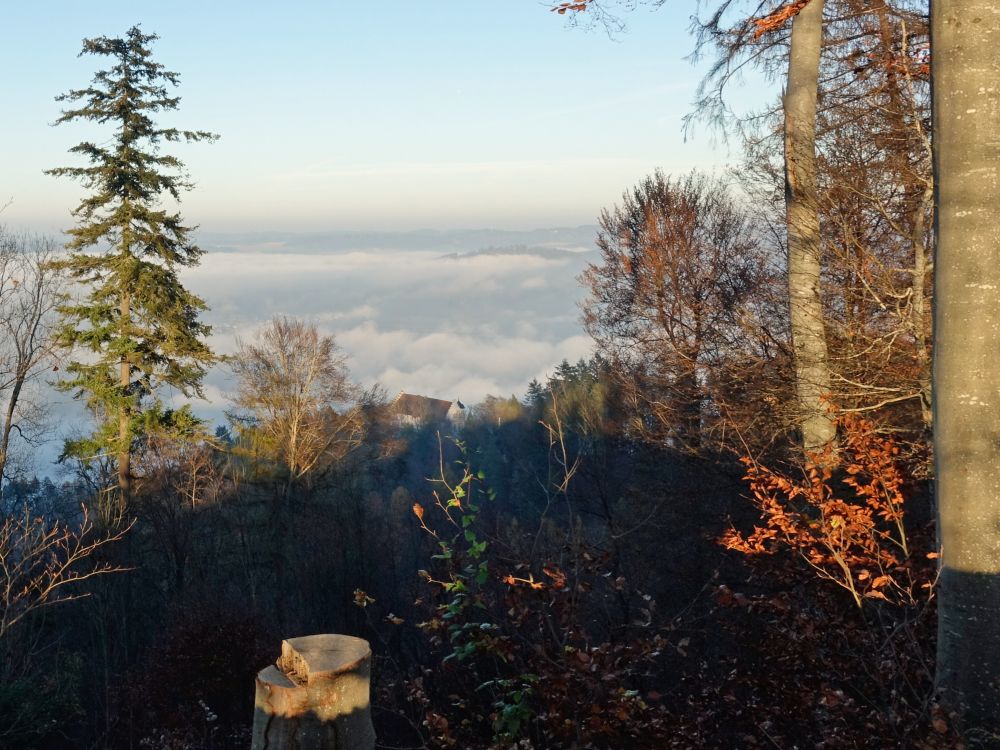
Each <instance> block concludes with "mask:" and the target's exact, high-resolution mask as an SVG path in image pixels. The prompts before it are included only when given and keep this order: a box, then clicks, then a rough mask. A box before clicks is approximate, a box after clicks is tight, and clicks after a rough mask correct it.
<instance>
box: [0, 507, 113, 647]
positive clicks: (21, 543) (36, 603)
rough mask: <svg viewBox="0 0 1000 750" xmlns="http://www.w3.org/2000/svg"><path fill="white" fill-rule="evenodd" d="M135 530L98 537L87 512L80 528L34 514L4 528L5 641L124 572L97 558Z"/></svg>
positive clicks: (0, 582)
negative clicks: (43, 613)
mask: <svg viewBox="0 0 1000 750" xmlns="http://www.w3.org/2000/svg"><path fill="white" fill-rule="evenodd" d="M130 528H132V524H127V525H121V526H120V527H119V528H118V529H117V530H115V531H108V532H103V533H102V532H99V531H98V530H97V529H95V527H94V524H93V523H92V522H91V520H90V517H89V515H88V513H87V510H86V508H84V511H83V517H82V519H81V521H80V523H79V524H78V525H76V527H75V528H74V527H72V526H70V525H68V524H66V523H64V522H62V521H53V520H50V519H47V518H43V517H39V516H35V515H34V514H33V513H32V512H31V509H30V508H27V507H25V508H23V509H21V510H20V511H19V512H15V513H12V514H10V515H8V516H6V517H4V519H3V521H2V522H0V640H3V638H4V637H5V636H6V635H7V634H8V633H9V632H10V630H11V629H12V628H13V627H14V626H15V625H17V624H18V622H20V621H21V620H23V619H24V618H25V617H27V616H28V615H29V614H31V613H32V612H34V611H35V610H38V609H41V608H42V607H47V606H51V605H53V604H57V603H60V602H66V601H70V600H73V599H78V598H80V597H81V596H86V592H83V591H80V589H79V588H78V584H80V583H82V582H83V581H85V580H87V579H89V578H93V577H95V576H99V575H104V574H106V573H113V572H118V571H121V570H123V568H120V567H117V566H115V565H114V564H112V563H108V562H101V561H99V560H98V559H97V555H96V554H95V553H97V552H98V550H100V549H101V548H102V547H105V546H106V545H108V544H111V543H113V542H117V541H118V540H120V539H121V538H122V537H123V536H125V534H126V533H127V532H128V530H129V529H130Z"/></svg>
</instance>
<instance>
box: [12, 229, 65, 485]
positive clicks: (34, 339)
mask: <svg viewBox="0 0 1000 750" xmlns="http://www.w3.org/2000/svg"><path fill="white" fill-rule="evenodd" d="M56 249H57V246H56V243H55V241H54V240H52V239H50V238H47V237H42V236H35V235H29V234H16V233H13V232H9V231H8V230H6V229H5V228H4V227H0V398H2V408H3V422H2V429H0V484H2V482H3V479H5V478H6V476H7V465H8V462H9V458H10V454H11V440H12V437H13V435H14V434H15V433H17V435H18V437H20V438H22V439H23V440H26V441H28V442H29V443H33V442H35V441H36V440H37V439H38V438H39V437H40V435H39V431H38V429H37V427H38V419H39V416H40V414H41V412H42V405H41V403H40V402H39V401H38V400H37V399H34V398H31V396H32V394H31V388H32V385H33V384H34V383H35V382H37V381H39V380H40V379H41V376H42V374H43V373H44V372H45V371H46V370H48V369H50V368H51V367H52V366H53V360H54V355H53V350H52V333H53V324H54V323H55V320H54V312H55V306H56V305H57V304H58V303H59V301H60V297H61V288H62V278H61V276H60V275H59V273H58V272H57V271H56V270H54V269H53V268H52V266H51V265H50V261H51V260H53V258H54V256H55V253H56ZM0 491H2V490H0Z"/></svg>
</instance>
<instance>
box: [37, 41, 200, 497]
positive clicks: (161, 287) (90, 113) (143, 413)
mask: <svg viewBox="0 0 1000 750" xmlns="http://www.w3.org/2000/svg"><path fill="white" fill-rule="evenodd" d="M156 39H157V36H156V35H155V34H143V33H142V31H141V30H140V28H139V27H138V26H133V27H132V28H131V29H129V31H128V33H127V34H126V36H125V38H114V39H112V38H108V37H99V38H96V39H85V40H84V42H83V51H82V52H81V53H80V55H81V56H82V55H85V54H87V55H98V56H102V57H110V58H112V59H113V60H114V65H113V66H112V67H110V68H109V69H107V70H102V71H100V72H98V73H97V74H96V75H95V76H94V79H93V81H92V83H91V85H90V86H89V87H87V88H84V89H75V90H72V91H69V92H68V93H66V94H63V95H62V96H59V97H57V101H69V102H73V103H74V104H75V105H77V106H76V108H70V109H66V110H64V111H63V112H62V115H61V116H60V117H59V119H58V120H57V121H56V123H57V124H59V123H64V122H71V121H75V120H90V121H93V122H96V123H99V124H101V125H113V126H114V128H115V130H114V134H113V136H112V137H111V138H110V140H109V141H106V142H104V143H100V144H98V143H92V142H87V141H85V142H83V143H80V144H78V145H77V146H75V147H73V148H72V149H70V152H71V153H75V154H80V155H82V156H84V157H86V158H87V160H88V161H89V162H90V164H89V166H85V167H60V168H57V169H51V170H48V174H52V175H56V176H59V177H62V176H67V177H72V178H74V179H76V180H79V181H80V182H81V183H82V184H83V185H84V187H86V188H87V189H88V190H90V191H91V194H90V195H89V196H87V197H86V198H84V199H83V200H82V201H81V202H80V205H79V206H78V207H77V208H76V210H75V211H74V212H73V215H74V216H75V217H76V219H77V224H76V226H75V227H74V228H73V229H70V230H69V231H68V234H69V235H70V238H71V239H70V240H69V242H68V243H67V249H68V250H70V251H72V252H71V254H70V255H69V256H68V257H67V258H66V259H65V260H62V261H60V263H59V265H60V266H61V267H63V268H65V269H66V270H67V271H68V272H69V274H70V275H71V276H72V277H73V278H75V279H76V280H77V281H78V282H81V283H82V284H85V285H87V287H88V289H89V293H88V294H87V295H86V296H85V297H83V298H82V299H78V300H73V301H71V302H68V303H67V304H65V305H63V306H62V307H61V309H60V312H61V314H62V324H61V327H60V330H59V335H58V341H59V343H60V344H61V345H62V346H64V347H74V348H79V349H83V350H84V351H88V352H89V354H88V355H87V356H86V357H85V358H83V359H82V361H75V362H72V363H71V364H70V365H69V366H68V368H67V372H68V377H67V378H66V379H65V380H64V381H63V382H62V383H61V386H62V387H63V388H64V389H66V390H71V391H74V392H75V393H76V397H77V398H80V397H85V398H86V402H87V405H88V407H89V408H90V409H91V410H92V411H93V412H94V413H95V414H96V415H97V416H98V418H99V419H100V420H101V422H102V424H101V425H100V427H99V428H98V429H97V431H96V432H95V433H94V434H93V435H92V436H91V437H90V438H87V439H85V440H80V441H71V442H69V443H67V446H66V451H65V453H66V454H67V455H76V456H79V457H87V456H94V455H99V454H109V455H114V456H116V457H117V461H118V483H119V489H120V491H121V493H122V496H123V497H124V498H126V499H127V498H128V496H129V494H130V489H131V471H130V459H131V455H132V452H133V449H134V447H135V444H136V441H137V439H138V438H139V437H140V436H141V435H143V434H145V433H148V432H150V431H153V430H158V431H159V430H162V431H165V432H168V433H172V432H176V431H178V430H181V429H190V428H191V427H193V425H194V424H195V423H196V420H195V419H194V417H193V416H192V415H191V413H190V411H189V410H188V409H187V408H184V409H181V410H178V411H170V410H168V409H166V408H164V406H163V404H162V402H161V401H160V400H159V399H158V398H157V396H156V394H157V392H158V390H159V389H160V388H161V387H162V386H169V387H172V388H174V389H176V390H177V391H180V392H181V393H183V394H185V395H199V396H200V395H201V381H202V378H203V377H204V375H205V371H206V368H207V367H208V366H209V365H210V364H211V363H212V361H213V355H212V352H211V351H210V350H209V348H208V346H207V345H206V344H205V342H204V337H205V336H206V335H207V334H208V333H209V328H208V326H206V325H205V324H203V323H201V322H200V321H199V319H198V315H199V313H201V312H202V311H204V310H205V309H206V307H205V303H204V302H203V301H202V300H201V299H199V298H198V297H196V296H195V295H193V294H191V293H190V292H188V291H187V290H186V289H185V288H184V287H183V286H182V285H181V283H180V281H179V279H178V277H177V271H178V268H179V267H183V266H192V265H196V264H197V263H198V259H199V257H200V255H201V250H200V249H199V248H198V247H197V246H196V245H195V244H193V242H192V241H191V239H190V233H191V231H192V227H186V226H184V224H183V222H182V219H181V216H180V214H179V213H176V212H170V211H168V210H166V209H165V208H163V206H162V205H161V199H163V198H166V197H170V198H173V200H174V201H179V200H180V193H181V192H182V191H184V190H188V189H190V188H191V187H192V185H191V183H190V182H189V181H188V178H187V174H186V172H185V171H184V166H183V164H182V163H181V161H180V160H178V159H177V158H176V157H174V156H170V155H167V154H163V153H161V151H160V145H161V144H162V143H163V142H164V141H167V142H175V141H186V142H191V141H202V140H209V141H210V140H214V139H215V138H216V136H215V135H213V134H211V133H207V132H203V131H187V130H178V129H176V128H162V127H159V126H158V125H157V124H156V122H155V121H154V119H153V117H154V116H155V115H156V114H157V113H160V112H167V111H170V110H174V109H177V106H178V104H179V102H180V98H179V97H176V96H170V95H169V93H168V91H169V88H170V87H174V86H176V85H177V84H178V75H177V74H176V73H172V72H170V71H168V70H166V69H165V68H164V67H163V66H162V65H160V64H159V63H155V62H153V61H152V59H151V53H150V49H149V45H150V43H151V42H153V41H154V40H156Z"/></svg>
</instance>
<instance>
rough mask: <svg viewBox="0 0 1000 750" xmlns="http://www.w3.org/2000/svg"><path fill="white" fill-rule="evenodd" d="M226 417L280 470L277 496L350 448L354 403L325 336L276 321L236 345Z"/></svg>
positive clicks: (356, 429) (354, 435) (355, 435)
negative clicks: (281, 485)
mask: <svg viewBox="0 0 1000 750" xmlns="http://www.w3.org/2000/svg"><path fill="white" fill-rule="evenodd" d="M238 346H239V349H238V351H237V353H236V355H235V356H234V357H233V360H232V363H233V364H232V367H233V371H234V372H235V373H236V376H237V378H238V380H239V382H238V385H237V390H236V393H235V394H234V396H233V403H234V405H235V406H236V410H235V411H234V412H232V413H231V415H230V416H231V417H232V418H233V419H234V421H235V422H236V423H237V424H238V425H240V426H241V427H243V428H244V429H245V432H247V434H248V436H249V437H250V438H251V440H252V441H254V444H255V446H256V447H257V448H258V449H259V450H260V451H261V453H262V454H263V456H264V457H266V458H268V459H270V460H271V461H272V462H273V463H274V464H275V465H277V466H279V467H281V471H282V473H283V474H284V479H285V487H284V492H285V497H286V498H287V497H288V495H289V494H290V493H291V491H292V488H293V487H295V486H296V485H302V484H304V483H305V484H308V481H309V480H310V478H311V477H314V476H316V475H317V474H318V473H319V472H320V471H321V470H322V469H324V468H328V467H329V466H330V465H332V464H333V463H335V462H336V461H337V460H338V459H339V458H342V457H343V456H344V454H345V453H346V452H347V451H348V450H350V448H351V447H353V446H355V445H357V443H358V441H359V439H360V437H361V430H362V420H361V415H360V413H359V411H358V409H357V408H356V407H355V406H353V405H352V404H351V401H352V400H353V399H354V398H355V396H356V390H357V389H356V388H355V387H354V385H352V383H351V381H350V379H349V376H348V372H347V366H346V358H345V357H344V355H343V354H341V352H340V350H339V348H338V347H337V344H336V342H335V341H334V338H333V336H324V335H323V334H321V333H320V332H319V330H318V329H317V328H316V326H315V325H312V324H308V323H304V322H302V321H298V320H292V319H289V318H285V317H278V318H275V319H274V320H272V321H271V322H270V323H269V324H268V325H267V326H266V327H265V328H264V329H263V330H261V331H260V333H259V334H258V335H257V337H256V339H255V340H254V341H253V342H247V341H239V342H238Z"/></svg>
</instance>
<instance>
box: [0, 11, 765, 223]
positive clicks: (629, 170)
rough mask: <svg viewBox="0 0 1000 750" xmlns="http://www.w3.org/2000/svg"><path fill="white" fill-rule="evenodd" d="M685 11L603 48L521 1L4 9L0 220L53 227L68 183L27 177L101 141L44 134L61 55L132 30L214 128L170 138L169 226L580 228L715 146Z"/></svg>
mask: <svg viewBox="0 0 1000 750" xmlns="http://www.w3.org/2000/svg"><path fill="white" fill-rule="evenodd" d="M693 11H694V4H693V3H690V2H684V1H683V0H677V1H676V2H674V3H668V5H667V6H665V7H663V8H661V9H660V10H658V11H652V10H649V9H640V10H639V11H638V12H635V13H632V14H630V15H629V16H628V22H629V30H628V32H627V33H626V34H623V35H620V36H618V37H617V38H615V39H613V40H612V39H609V38H608V36H607V35H606V34H604V33H602V32H601V31H590V32H588V31H585V30H582V29H573V28H568V27H567V24H566V22H565V20H564V19H563V18H560V17H559V16H557V15H556V14H553V13H550V12H548V11H547V10H546V4H545V3H544V2H539V0H502V1H496V2H487V1H486V0H422V1H419V2H418V1H416V0H415V1H414V2H404V1H403V0H386V2H375V1H374V0H354V1H353V2H346V1H342V0H330V1H328V2H286V3H276V2H266V3H265V2H248V1H247V0H240V1H239V2H233V1H229V0H226V1H219V0H200V1H199V2H192V1H190V0H178V1H177V2H171V3H163V2H138V1H137V0H132V1H131V2H99V3H82V2H76V0H62V1H61V2H54V1H51V0H50V1H49V2H44V3H43V2H31V3H29V2H23V3H16V4H15V3H10V4H7V7H5V9H4V18H3V24H2V26H0V71H3V78H4V114H5V117H4V125H3V135H4V137H3V141H2V146H0V153H2V154H3V156H2V159H0V201H5V200H6V199H7V198H8V197H9V198H12V199H13V201H14V202H13V204H12V205H10V206H9V207H8V208H7V209H6V211H4V212H3V214H0V220H2V221H4V222H6V223H8V224H11V225H15V226H18V227H26V226H31V227H35V228H38V229H42V230H48V231H52V230H55V229H58V228H64V227H66V226H68V225H69V224H70V222H71V220H70V218H69V216H68V211H69V209H70V208H72V207H73V206H75V205H76V202H77V201H78V199H79V197H80V196H81V195H82V189H81V188H80V187H79V186H78V185H76V184H75V183H72V182H71V181H68V180H65V179H62V180H56V179H55V178H52V177H47V176H44V175H43V174H42V170H43V169H45V168H48V167H53V166H60V165H65V164H69V163H72V157H71V156H69V155H67V153H66V150H67V149H68V148H69V147H70V146H72V145H73V144H75V143H77V142H78V141H80V140H81V139H82V138H84V137H99V136H98V135H97V134H96V133H95V132H94V131H93V130H90V129H88V127H87V126H85V125H79V124H66V125H61V126H59V127H57V128H52V127H49V126H48V124H49V123H51V122H52V121H54V120H55V118H56V117H57V115H58V112H59V104H57V103H56V102H55V101H54V97H55V95H57V94H59V93H61V92H63V91H65V90H67V89H69V88H74V87H82V86H84V85H86V84H87V83H88V82H89V80H90V78H91V76H92V74H93V72H94V71H95V70H96V69H97V67H98V66H99V65H100V64H101V62H100V60H99V59H98V58H94V57H84V58H77V57H76V55H77V53H78V52H79V49H80V41H81V39H82V38H83V37H88V36H99V35H109V36H114V35H121V34H123V33H124V32H125V31H126V30H127V29H128V27H129V26H130V25H132V24H133V23H136V22H139V23H141V24H142V26H143V29H144V30H145V31H147V32H156V33H157V34H159V35H160V36H161V39H160V40H159V41H158V42H157V43H156V46H155V48H154V54H155V58H156V59H157V60H158V61H159V62H162V63H163V64H165V65H167V66H168V67H169V68H171V69H173V70H176V71H177V72H179V73H180V74H181V77H182V78H181V86H180V89H179V93H180V95H181V96H182V98H183V101H182V103H181V109H180V112H179V113H178V114H177V115H176V116H174V117H173V118H172V119H171V122H173V123H175V124H178V125H180V126H183V127H188V128H198V129H208V130H213V131H215V132H218V133H220V134H221V136H222V138H221V140H220V141H219V142H218V143H216V144H213V145H205V144H200V145H195V146H190V147H183V148H176V149H173V150H174V151H175V152H176V153H178V155H180V156H181V157H182V158H183V159H185V161H186V162H187V164H188V167H189V170H190V172H191V175H192V177H193V178H194V180H195V181H196V183H197V188H196V190H195V191H194V192H192V193H190V194H189V195H188V196H187V197H186V198H185V200H184V207H183V210H184V214H185V218H187V219H188V221H190V222H192V223H198V224H200V225H201V227H202V228H203V229H204V230H206V231H210V230H211V231H232V230H238V229H240V230H258V229H278V230H295V229H302V230H320V229H338V228H340V229H342V228H351V229H375V228H383V229H412V228H424V227H432V228H454V227H502V228H530V227H536V226H558V225H575V224H584V223H593V222H594V221H595V219H596V217H597V214H598V212H599V211H600V209H601V208H602V207H603V206H608V205H610V204H611V203H613V202H614V201H616V200H617V199H618V198H619V196H620V195H621V192H622V190H624V189H625V188H627V187H628V186H630V185H631V184H633V183H635V182H636V181H638V180H639V179H641V178H642V177H643V176H644V175H645V174H647V173H648V172H650V171H652V170H653V169H654V168H656V167H661V168H663V169H665V170H667V171H686V170H687V169H690V168H691V167H694V166H702V167H705V168H713V167H718V166H719V165H721V164H723V163H725V161H726V160H727V158H729V157H728V155H727V153H726V152H725V149H724V148H721V147H719V146H717V145H714V144H713V143H712V142H711V139H710V138H709V137H708V136H707V135H697V136H696V137H695V138H694V139H693V141H692V140H689V142H688V143H685V142H684V139H683V135H682V132H681V118H682V117H683V115H684V114H686V113H687V112H689V111H690V108H691V102H692V99H693V97H694V91H695V87H696V85H697V82H698V80H699V78H700V76H701V75H702V73H703V70H704V69H703V67H701V68H696V67H693V66H692V65H691V64H690V63H689V62H687V61H686V60H684V59H683V58H684V57H685V56H686V55H687V54H689V53H690V51H691V50H692V48H693V40H692V38H691V37H690V36H689V35H688V33H687V29H688V26H689V18H688V17H689V16H690V14H691V13H692V12H693ZM735 94H736V96H741V94H740V93H739V92H735ZM753 94H754V95H755V96H766V95H765V94H764V93H763V92H762V91H761V90H760V88H756V91H754V92H753ZM761 103H762V104H763V103H764V102H763V101H762V102H761Z"/></svg>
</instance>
